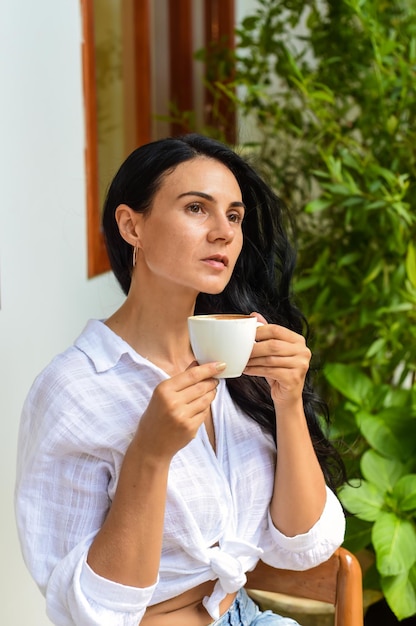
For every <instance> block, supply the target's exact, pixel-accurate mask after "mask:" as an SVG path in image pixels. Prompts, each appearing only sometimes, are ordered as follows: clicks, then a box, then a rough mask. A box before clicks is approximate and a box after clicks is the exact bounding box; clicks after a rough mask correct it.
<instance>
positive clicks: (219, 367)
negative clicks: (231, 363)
mask: <svg viewBox="0 0 416 626" xmlns="http://www.w3.org/2000/svg"><path fill="white" fill-rule="evenodd" d="M215 367H216V368H217V372H222V371H223V370H225V368H226V367H227V363H216V364H215Z"/></svg>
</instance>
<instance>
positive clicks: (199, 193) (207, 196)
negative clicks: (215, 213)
mask: <svg viewBox="0 0 416 626" xmlns="http://www.w3.org/2000/svg"><path fill="white" fill-rule="evenodd" d="M184 196H199V197H200V198H204V200H208V201H209V202H215V198H214V197H213V196H211V195H210V194H208V193H204V192H203V191H185V192H184V193H181V194H179V196H178V199H179V198H183V197H184ZM230 206H233V207H242V208H243V209H245V208H246V207H245V205H244V203H243V202H239V201H235V202H230Z"/></svg>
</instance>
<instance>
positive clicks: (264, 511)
mask: <svg viewBox="0 0 416 626" xmlns="http://www.w3.org/2000/svg"><path fill="white" fill-rule="evenodd" d="M166 378H168V375H167V374H166V373H165V372H163V371H162V370H161V369H160V368H158V367H157V366H155V365H154V364H152V363H151V362H149V361H148V360H146V359H145V358H143V357H142V356H140V355H139V354H137V353H136V352H135V351H134V350H133V349H132V348H131V346H129V345H128V344H127V343H126V342H124V341H123V340H122V339H121V338H120V337H119V336H117V335H116V334H115V333H113V332H112V331H111V330H110V329H109V328H108V327H107V326H106V325H105V324H103V323H102V322H101V321H98V320H91V321H90V322H89V323H88V325H87V327H86V328H85V330H84V331H83V333H82V334H81V336H80V337H79V338H78V339H77V341H76V342H75V344H74V346H72V347H70V348H69V349H68V350H66V351H65V352H64V353H62V354H61V355H59V356H57V357H56V358H55V359H54V360H53V361H52V362H51V363H50V364H49V365H48V366H47V367H46V368H45V370H44V371H43V372H42V373H41V374H40V375H39V376H38V378H37V379H36V380H35V382H34V384H33V386H32V388H31V390H30V392H29V394H28V397H27V400H26V402H25V405H24V409H23V413H22V419H21V426H20V434H19V445H18V472H17V483H16V518H17V525H18V530H19V536H20V541H21V545H22V551H23V555H24V559H25V562H26V564H27V567H28V569H29V570H30V572H31V574H32V576H33V578H34V579H35V581H36V582H37V584H38V586H39V587H40V589H41V591H42V593H43V594H44V595H45V596H46V601H47V613H48V615H49V617H50V619H51V620H52V622H53V623H54V624H56V625H57V626H74V625H76V626H105V625H111V626H118V625H120V626H137V625H138V624H139V623H140V621H141V619H142V618H143V615H144V613H145V611H146V607H147V606H149V605H153V604H156V603H158V602H162V601H163V600H167V599H169V598H172V597H174V596H177V595H179V594H181V593H183V592H185V591H187V590H189V589H191V588H193V587H195V586H196V585H199V584H200V583H203V582H205V581H208V580H216V581H217V583H216V585H215V587H214V591H213V593H212V595H211V596H210V597H207V598H205V599H204V605H205V607H206V609H207V611H208V612H209V614H210V615H211V616H212V618H213V619H217V618H218V616H219V603H220V601H221V600H222V599H223V598H224V597H225V595H226V593H231V592H234V591H237V590H238V589H239V588H240V587H241V586H243V585H244V584H245V582H246V577H245V572H246V571H248V570H250V569H253V568H254V566H255V565H256V563H257V561H258V559H259V558H261V559H262V560H264V561H265V562H266V563H269V564H270V565H273V566H276V567H281V568H289V569H307V568H310V567H313V566H315V565H317V564H318V563H320V562H322V561H325V560H326V559H328V558H329V557H330V555H331V554H332V553H333V552H334V550H335V549H336V548H337V547H338V546H339V545H340V544H341V543H342V541H343V537H344V526H345V520H344V515H343V512H342V508H341V506H340V503H339V501H338V500H337V498H336V497H335V496H334V494H333V493H332V492H331V491H330V490H329V489H328V495H327V502H326V506H325V509H324V511H323V513H322V516H321V518H320V519H319V520H318V522H317V523H316V524H315V525H314V526H313V527H312V528H311V529H310V531H309V532H307V533H305V534H303V535H299V536H296V537H286V536H284V535H283V534H282V533H280V532H279V531H278V530H277V529H276V528H275V527H274V526H273V524H272V521H271V518H270V514H269V504H270V499H271V495H272V489H273V480H274V470H275V460H276V449H275V444H274V442H273V439H272V437H271V436H269V435H267V434H265V433H264V431H263V430H262V429H261V428H260V426H259V425H258V424H257V423H256V422H254V420H252V419H250V418H249V417H247V415H245V414H244V413H243V412H242V411H241V410H240V409H239V408H238V407H237V406H236V405H235V404H234V402H233V401H232V399H231V397H230V395H229V393H228V390H227V387H226V384H225V381H221V382H220V384H219V386H218V390H217V396H216V398H215V400H214V402H213V404H212V416H213V421H214V428H215V433H216V451H215V452H214V450H213V449H212V446H211V444H210V442H209V439H208V436H207V433H206V430H205V427H204V426H201V428H200V429H199V431H198V435H197V437H196V438H195V439H194V440H192V441H191V442H190V443H189V444H188V445H187V446H186V447H185V448H183V449H182V450H180V451H179V452H178V453H177V454H176V455H175V456H174V458H173V460H172V463H171V466H170V472H169V480H168V488H167V503H166V513H165V523H164V539H163V549H162V556H161V562H160V570H159V577H158V581H157V583H156V584H155V585H153V586H151V587H148V588H143V589H139V588H134V587H128V586H125V585H121V584H118V583H116V582H113V581H110V580H107V579H104V578H102V577H100V576H98V575H97V574H96V573H95V572H94V571H93V570H92V569H91V568H90V567H89V565H88V564H87V562H86V558H87V554H88V550H89V547H90V545H91V543H92V541H93V539H94V537H95V535H96V533H97V532H98V530H99V529H100V527H101V526H102V524H103V522H104V519H105V517H106V515H107V512H108V510H109V507H110V506H111V502H112V499H113V497H114V493H115V490H116V487H117V481H118V478H119V474H120V468H121V465H122V462H123V458H124V454H125V452H126V449H127V447H128V445H129V444H130V442H131V440H132V437H133V435H134V433H135V431H136V428H137V424H138V421H139V420H140V417H141V415H142V413H143V412H144V410H145V408H146V407H147V405H148V403H149V400H150V398H151V395H152V393H153V390H154V388H155V387H156V386H157V384H158V383H160V382H161V381H162V380H164V379H166ZM160 436H161V437H163V432H161V433H160Z"/></svg>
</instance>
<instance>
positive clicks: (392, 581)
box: [381, 568, 416, 620]
mask: <svg viewBox="0 0 416 626" xmlns="http://www.w3.org/2000/svg"><path fill="white" fill-rule="evenodd" d="M414 569H415V568H412V571H413V570H414ZM413 578H414V575H413V574H412V573H411V574H410V575H409V573H408V572H405V573H403V574H398V575H397V576H387V577H384V576H383V577H382V578H381V588H382V590H383V593H384V595H385V597H386V600H387V603H388V605H389V607H390V608H391V610H392V611H393V613H394V614H395V616H396V617H397V619H398V620H403V619H406V618H407V617H412V616H413V615H415V614H416V581H414V580H413Z"/></svg>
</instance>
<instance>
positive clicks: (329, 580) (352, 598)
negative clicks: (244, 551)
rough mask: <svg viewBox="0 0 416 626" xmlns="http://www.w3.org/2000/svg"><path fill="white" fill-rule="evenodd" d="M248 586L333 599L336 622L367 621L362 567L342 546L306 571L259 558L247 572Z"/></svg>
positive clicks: (357, 624)
mask: <svg viewBox="0 0 416 626" xmlns="http://www.w3.org/2000/svg"><path fill="white" fill-rule="evenodd" d="M246 587H247V588H248V589H259V590H261V591H271V592H277V593H284V594H287V595H291V596H296V597H299V598H308V599H311V600H321V601H322V602H329V603H331V604H333V605H334V607H335V626H363V623H364V614H363V591H362V576H361V567H360V564H359V563H358V560H357V558H356V557H355V556H354V555H353V554H351V552H348V550H346V549H345V548H338V550H337V551H336V552H335V553H334V554H333V555H332V557H331V558H330V559H329V560H328V561H326V562H325V563H322V564H321V565H318V566H317V567H314V568H312V569H308V570H305V571H302V572H298V571H291V570H290V571H289V570H282V569H276V568H274V567H270V566H269V565H266V564H265V563H263V562H262V561H259V563H258V564H257V566H256V568H255V569H254V570H253V571H252V572H248V573H247V585H246Z"/></svg>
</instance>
